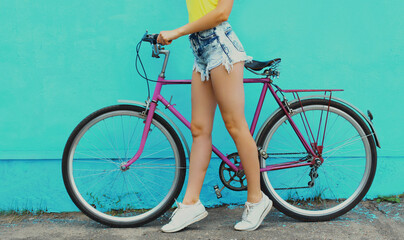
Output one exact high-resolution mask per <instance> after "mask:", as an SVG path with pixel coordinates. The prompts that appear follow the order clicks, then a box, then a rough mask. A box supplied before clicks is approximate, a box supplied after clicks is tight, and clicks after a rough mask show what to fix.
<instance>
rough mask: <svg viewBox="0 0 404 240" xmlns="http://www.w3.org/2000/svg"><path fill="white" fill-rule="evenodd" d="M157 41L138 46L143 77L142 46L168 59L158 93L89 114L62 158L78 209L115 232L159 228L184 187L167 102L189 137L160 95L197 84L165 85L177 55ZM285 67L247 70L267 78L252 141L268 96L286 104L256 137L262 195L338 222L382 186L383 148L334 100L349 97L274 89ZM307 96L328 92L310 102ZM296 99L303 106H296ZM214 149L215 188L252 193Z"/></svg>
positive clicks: (305, 217) (311, 217) (147, 38)
mask: <svg viewBox="0 0 404 240" xmlns="http://www.w3.org/2000/svg"><path fill="white" fill-rule="evenodd" d="M157 35H158V34H148V33H147V31H146V33H145V35H144V36H143V37H142V39H141V41H140V42H139V44H138V45H137V48H136V50H137V56H136V69H137V70H138V61H139V62H140V63H141V66H142V68H143V63H142V62H141V59H140V57H139V49H140V46H141V44H142V42H149V43H150V44H151V46H152V57H155V58H158V57H159V56H160V55H164V56H165V57H164V62H163V67H162V70H161V73H160V75H159V77H158V80H157V81H155V82H156V87H155V90H154V94H153V96H152V98H151V100H150V89H149V96H148V98H147V100H146V101H145V103H142V102H137V101H120V102H121V104H118V105H113V106H108V107H105V108H102V109H100V110H98V111H95V112H94V113H92V114H90V115H89V116H88V117H86V118H85V119H84V120H82V121H81V122H80V123H79V124H78V125H77V127H76V128H75V129H74V130H73V132H72V133H71V135H70V137H69V139H68V141H67V143H66V146H65V149H64V153H63V160H62V173H63V181H64V184H65V187H66V190H67V192H68V194H69V196H70V197H71V199H72V201H73V202H74V203H75V205H76V206H77V207H78V208H79V209H80V210H81V211H82V212H83V213H84V214H86V215H87V216H88V217H90V218H91V219H93V220H95V221H97V222H100V223H102V224H105V225H108V226H111V227H136V226H141V225H143V224H145V223H148V222H150V221H153V220H155V219H156V218H158V217H159V216H161V215H162V214H163V213H164V212H166V211H167V210H168V209H169V208H170V207H171V206H172V205H173V204H174V201H175V199H176V198H177V197H178V195H179V193H180V191H181V189H182V187H183V184H184V179H185V174H186V169H187V166H186V156H185V150H184V146H185V148H186V150H187V153H188V156H189V148H188V144H187V142H186V140H185V138H184V136H183V134H182V133H181V131H180V130H179V128H178V127H177V126H176V125H175V123H174V122H173V121H172V120H171V119H170V118H169V117H168V116H167V115H165V114H164V113H163V112H161V111H160V110H159V109H158V108H157V104H158V102H159V101H160V102H161V103H162V104H163V105H164V106H165V108H166V109H169V110H170V112H172V113H173V114H174V115H175V116H176V117H177V118H178V119H179V120H180V121H181V122H182V123H183V124H184V125H185V126H186V127H187V128H188V129H190V122H189V121H187V120H186V119H185V118H184V117H183V115H182V114H181V113H180V112H179V111H177V110H176V109H175V107H174V106H175V105H176V104H172V103H171V99H170V101H167V100H166V99H165V98H164V97H163V96H162V95H161V94H160V91H161V88H162V86H163V85H166V84H190V83H191V80H166V79H165V70H166V66H167V61H168V58H169V55H170V51H169V50H166V49H164V48H163V47H162V46H161V45H159V44H157V42H156V38H157ZM280 61H281V59H279V58H278V59H274V60H271V61H267V62H259V61H253V62H252V63H247V64H245V68H246V69H247V70H249V71H251V72H253V73H255V74H258V75H261V76H262V77H260V78H251V79H244V83H262V84H263V88H262V91H261V95H260V98H259V101H258V104H257V108H256V111H255V114H254V117H253V121H252V123H251V126H250V132H251V134H252V135H254V132H255V129H256V127H257V121H258V118H259V116H260V112H261V109H262V105H263V102H264V99H265V96H266V93H267V90H268V89H269V91H270V93H271V94H272V96H273V97H274V99H275V102H276V103H277V104H278V106H279V108H278V109H277V110H276V111H275V112H274V113H273V114H272V115H270V116H269V117H268V118H267V119H266V121H265V122H264V123H263V124H262V126H261V127H260V128H259V130H258V133H257V135H256V137H255V141H256V143H257V151H258V155H259V161H260V167H261V169H260V171H261V185H262V190H263V191H264V192H265V194H267V195H268V196H269V197H270V198H271V199H272V200H273V202H274V206H275V207H276V208H277V209H278V210H280V211H281V212H283V213H285V214H286V215H288V216H290V217H293V218H295V219H298V220H302V221H326V220H331V219H333V218H336V217H338V216H341V215H343V214H345V213H346V212H348V211H349V210H351V209H352V208H353V207H355V206H356V205H357V204H358V203H359V201H361V200H362V198H363V197H364V196H365V194H366V193H367V191H368V190H369V187H370V185H371V183H372V181H373V178H374V175H375V171H376V162H377V152H376V145H377V146H378V147H379V148H380V144H379V141H378V137H377V135H376V132H375V130H374V127H373V124H372V122H371V120H372V118H373V117H372V115H371V113H370V112H369V111H368V116H369V118H368V117H367V116H365V115H364V114H363V113H362V112H361V111H360V110H359V109H357V108H356V107H355V106H353V105H352V104H350V103H348V102H346V101H344V100H342V99H339V98H335V97H333V96H332V95H333V93H335V92H338V91H342V90H341V89H318V90H299V89H297V90H283V89H281V88H280V87H278V86H277V85H276V84H275V83H274V79H275V78H277V77H278V76H279V71H278V68H277V67H278V65H279V63H280ZM143 72H144V76H143V75H142V74H140V72H139V70H138V73H139V74H140V75H141V76H142V77H143V78H145V79H146V80H147V84H149V81H153V80H150V79H148V78H147V74H146V72H145V71H144V68H143ZM148 87H149V85H148ZM305 92H314V93H317V94H318V93H321V94H319V95H310V96H306V97H301V95H302V94H303V93H305ZM323 92H324V93H323ZM287 94H289V95H292V96H293V97H294V99H293V100H291V101H288V100H287V98H286V97H285V95H287ZM299 94H300V95H299ZM281 98H282V99H281ZM146 140H147V141H146ZM212 151H213V152H214V153H215V154H216V155H217V156H218V157H219V158H220V159H221V160H222V163H221V165H220V167H219V176H220V179H221V181H222V183H223V185H224V186H223V187H222V188H221V189H219V187H218V186H215V192H216V195H217V197H218V198H219V197H221V191H222V190H223V189H224V187H227V188H229V189H231V190H235V191H243V190H246V188H247V182H246V179H245V175H244V172H243V168H242V166H241V164H240V160H239V157H238V153H237V152H235V153H231V154H227V155H224V154H223V153H221V152H220V151H219V150H218V149H217V148H216V147H215V146H214V145H213V144H212Z"/></svg>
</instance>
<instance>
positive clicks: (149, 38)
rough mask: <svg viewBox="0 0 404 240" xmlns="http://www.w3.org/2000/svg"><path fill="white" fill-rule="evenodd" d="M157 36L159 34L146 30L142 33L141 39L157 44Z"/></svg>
mask: <svg viewBox="0 0 404 240" xmlns="http://www.w3.org/2000/svg"><path fill="white" fill-rule="evenodd" d="M158 36H159V34H157V33H154V34H147V31H146V33H145V34H144V35H143V38H142V41H145V42H149V43H151V44H157V37H158Z"/></svg>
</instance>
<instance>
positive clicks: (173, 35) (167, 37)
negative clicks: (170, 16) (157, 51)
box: [157, 29, 181, 45]
mask: <svg viewBox="0 0 404 240" xmlns="http://www.w3.org/2000/svg"><path fill="white" fill-rule="evenodd" d="M179 37H181V34H180V33H179V31H178V30H177V29H175V30H172V31H161V32H160V34H159V36H158V37H157V42H158V43H160V44H162V45H169V44H171V42H172V41H173V40H175V39H177V38H179Z"/></svg>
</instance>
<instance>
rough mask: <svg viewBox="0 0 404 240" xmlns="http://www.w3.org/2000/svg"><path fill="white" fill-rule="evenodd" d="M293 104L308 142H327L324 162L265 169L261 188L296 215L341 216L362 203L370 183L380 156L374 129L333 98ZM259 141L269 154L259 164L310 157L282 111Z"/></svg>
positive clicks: (303, 217)
mask: <svg viewBox="0 0 404 240" xmlns="http://www.w3.org/2000/svg"><path fill="white" fill-rule="evenodd" d="M290 107H291V109H292V110H293V113H292V114H291V117H292V119H293V121H294V122H295V124H296V125H297V127H298V129H299V130H300V131H301V133H302V134H303V136H304V138H305V139H306V141H307V142H308V143H313V142H314V143H317V144H318V145H320V146H323V150H322V157H323V159H324V162H323V163H322V164H321V165H320V166H318V167H317V168H314V167H312V166H301V167H293V168H286V169H281V170H273V171H267V172H262V175H261V183H262V188H263V190H264V192H265V193H267V194H268V196H270V197H271V199H272V200H273V201H274V206H275V207H276V208H277V209H279V210H280V211H282V212H283V213H285V214H286V215H288V216H290V217H293V218H296V219H298V220H304V221H325V220H330V219H333V218H335V217H338V216H341V215H342V214H344V213H346V212H348V211H349V210H351V209H352V208H353V207H355V206H356V205H357V204H358V203H359V201H360V200H361V199H362V198H363V197H364V196H365V194H366V193H367V191H368V190H369V187H370V185H371V184H372V181H373V178H374V175H375V171H376V161H377V160H376V159H377V156H376V147H375V143H374V139H373V136H372V133H371V131H370V130H369V128H368V127H367V125H366V124H365V122H364V121H363V119H362V118H361V117H360V116H359V115H357V114H356V113H355V112H353V111H352V110H351V109H350V108H348V107H347V106H345V105H342V104H340V103H338V102H335V101H331V102H330V101H329V100H327V99H307V100H303V101H301V103H300V102H295V103H293V104H291V106H290ZM328 108H329V112H328V114H327V110H328ZM303 109H304V112H303ZM306 118H307V122H306V120H305V119H306ZM326 119H327V120H326ZM325 123H327V124H325ZM325 125H326V128H325V131H324V126H325ZM322 139H324V141H323V140H322ZM257 143H258V146H262V148H263V149H264V150H265V151H266V153H267V154H268V158H267V159H263V158H262V159H261V162H260V164H261V168H264V167H267V166H269V165H274V164H281V165H282V164H285V163H288V162H295V163H296V162H299V163H306V162H309V161H311V160H312V158H311V156H309V155H308V153H307V151H306V150H305V148H304V147H303V144H302V143H301V142H300V140H299V139H298V137H297V135H296V133H295V132H294V130H293V129H292V127H291V125H290V123H289V121H288V119H287V117H286V115H285V114H284V113H283V112H282V111H281V112H278V113H277V114H275V115H274V116H273V117H272V118H271V120H270V121H269V122H268V124H267V125H266V126H265V128H264V129H263V131H262V134H261V135H260V136H259V138H258V141H257ZM278 166H279V165H278ZM311 184H312V186H310V185H311Z"/></svg>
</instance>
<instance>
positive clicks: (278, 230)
mask: <svg viewBox="0 0 404 240" xmlns="http://www.w3.org/2000/svg"><path fill="white" fill-rule="evenodd" d="M403 205H404V204H403V203H389V202H381V203H377V202H376V201H363V202H361V203H360V204H359V205H358V206H356V207H355V208H354V209H353V210H351V211H350V212H349V213H347V214H345V215H343V216H341V217H339V218H337V219H335V220H332V221H328V222H315V223H308V222H300V221H296V220H294V219H292V218H290V217H288V216H285V215H284V214H282V213H280V212H279V211H277V210H276V209H274V208H273V209H272V211H271V213H270V214H269V215H268V216H267V217H266V218H265V220H264V222H263V224H262V225H261V227H260V228H258V229H257V230H256V231H253V232H238V231H235V230H233V225H234V224H235V223H236V222H237V221H239V219H240V218H241V214H242V211H243V206H220V207H216V208H210V209H208V212H209V215H208V217H207V218H205V219H204V220H202V221H201V222H198V223H195V224H194V225H191V226H189V227H188V228H186V229H184V230H182V231H180V232H178V233H171V234H168V233H162V232H161V231H160V227H161V225H163V224H164V223H166V222H167V220H168V218H169V216H170V213H167V214H165V215H164V216H162V217H161V218H159V219H157V220H156V221H153V222H151V223H149V224H147V225H145V226H143V227H139V228H126V229H117V228H109V227H106V226H103V225H101V224H98V223H97V222H94V221H92V220H91V219H89V218H87V217H86V216H85V215H83V214H82V213H45V214H41V215H32V214H25V215H15V214H14V215H12V214H9V215H0V239H2V240H3V239H4V240H5V239H148V240H151V239H404V219H403V216H404V215H403V214H404V207H403Z"/></svg>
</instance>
